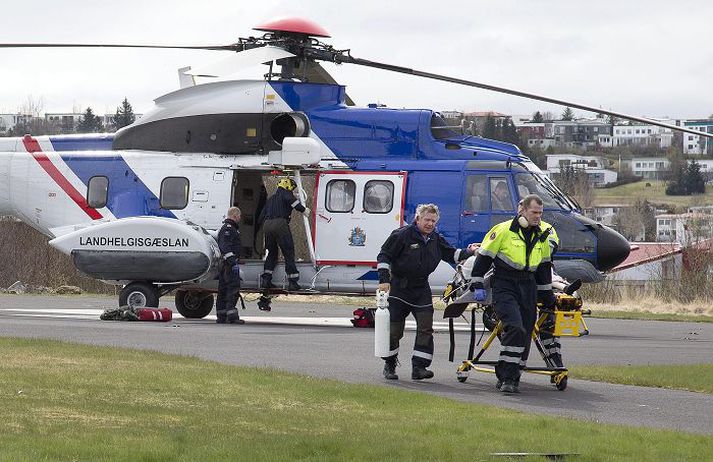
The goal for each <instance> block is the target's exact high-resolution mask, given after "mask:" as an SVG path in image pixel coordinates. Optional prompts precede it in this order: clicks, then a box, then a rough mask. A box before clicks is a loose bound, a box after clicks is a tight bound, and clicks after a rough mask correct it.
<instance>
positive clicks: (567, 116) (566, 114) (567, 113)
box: [562, 106, 574, 120]
mask: <svg viewBox="0 0 713 462" xmlns="http://www.w3.org/2000/svg"><path fill="white" fill-rule="evenodd" d="M573 119H574V111H573V110H572V108H571V107H569V106H567V107H566V108H565V109H564V111H563V112H562V120H573Z"/></svg>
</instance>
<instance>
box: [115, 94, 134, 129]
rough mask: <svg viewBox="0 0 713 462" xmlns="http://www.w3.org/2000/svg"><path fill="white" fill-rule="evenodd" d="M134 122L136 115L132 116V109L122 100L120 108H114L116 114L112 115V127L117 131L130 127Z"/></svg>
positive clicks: (126, 100) (125, 100)
mask: <svg viewBox="0 0 713 462" xmlns="http://www.w3.org/2000/svg"><path fill="white" fill-rule="evenodd" d="M135 120H136V115H134V109H133V108H132V107H131V104H130V103H129V100H128V99H126V98H124V101H123V102H122V103H121V106H120V107H117V108H116V114H115V115H114V127H115V128H116V129H117V130H118V129H120V128H123V127H126V126H127V125H131V124H133V123H134V121H135Z"/></svg>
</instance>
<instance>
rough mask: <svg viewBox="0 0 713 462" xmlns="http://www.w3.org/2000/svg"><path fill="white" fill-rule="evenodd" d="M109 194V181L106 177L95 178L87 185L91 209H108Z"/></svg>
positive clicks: (88, 201)
mask: <svg viewBox="0 0 713 462" xmlns="http://www.w3.org/2000/svg"><path fill="white" fill-rule="evenodd" d="M108 192H109V179H108V178H107V177H105V176H93V177H91V178H90V179H89V184H88V185H87V203H88V204H89V207H91V208H94V209H100V208H102V207H106V200H107V195H108Z"/></svg>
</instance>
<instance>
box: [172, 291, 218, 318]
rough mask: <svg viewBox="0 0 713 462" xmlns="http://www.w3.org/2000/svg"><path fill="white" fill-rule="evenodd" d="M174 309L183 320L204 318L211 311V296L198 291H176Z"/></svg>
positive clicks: (208, 293)
mask: <svg viewBox="0 0 713 462" xmlns="http://www.w3.org/2000/svg"><path fill="white" fill-rule="evenodd" d="M176 309H177V310H178V312H179V313H181V316H183V317H184V318H188V319H200V318H205V317H206V316H208V314H209V313H210V312H211V310H212V309H213V294H212V293H210V292H205V291H200V290H177V291H176Z"/></svg>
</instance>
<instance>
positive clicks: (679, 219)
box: [656, 211, 713, 247]
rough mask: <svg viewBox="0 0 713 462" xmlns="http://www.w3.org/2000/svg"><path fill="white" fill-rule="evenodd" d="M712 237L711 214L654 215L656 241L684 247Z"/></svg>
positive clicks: (700, 212)
mask: <svg viewBox="0 0 713 462" xmlns="http://www.w3.org/2000/svg"><path fill="white" fill-rule="evenodd" d="M712 235H713V214H711V213H706V212H702V211H694V212H689V213H681V214H672V213H664V214H660V215H656V240H657V241H658V242H678V243H679V244H681V245H682V246H684V247H686V246H689V245H691V244H695V243H697V242H700V241H703V240H706V239H709V238H710V237H711V236H712Z"/></svg>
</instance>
